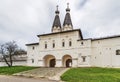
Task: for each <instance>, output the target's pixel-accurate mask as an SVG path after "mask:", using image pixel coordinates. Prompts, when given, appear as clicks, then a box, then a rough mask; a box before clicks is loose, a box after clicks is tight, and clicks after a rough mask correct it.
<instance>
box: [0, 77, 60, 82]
mask: <svg viewBox="0 0 120 82" xmlns="http://www.w3.org/2000/svg"><path fill="white" fill-rule="evenodd" d="M0 82H58V81H52V80H47V79H34V78H25V77H16V76H3V75H0Z"/></svg>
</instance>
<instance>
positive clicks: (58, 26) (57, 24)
mask: <svg viewBox="0 0 120 82" xmlns="http://www.w3.org/2000/svg"><path fill="white" fill-rule="evenodd" d="M59 13H60V12H59V10H58V5H57V10H56V11H55V14H56V16H55V19H54V22H53V26H52V32H61V23H60V17H59Z"/></svg>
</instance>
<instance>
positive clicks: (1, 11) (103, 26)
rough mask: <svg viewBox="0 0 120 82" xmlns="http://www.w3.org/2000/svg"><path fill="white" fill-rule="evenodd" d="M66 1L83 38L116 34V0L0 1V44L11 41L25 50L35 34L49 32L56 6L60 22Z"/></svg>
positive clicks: (119, 27)
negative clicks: (57, 6)
mask: <svg viewBox="0 0 120 82" xmlns="http://www.w3.org/2000/svg"><path fill="white" fill-rule="evenodd" d="M67 2H69V3H70V9H71V18H72V22H73V26H74V28H75V29H76V28H80V29H81V30H82V34H83V37H84V38H97V37H104V36H112V35H120V0H0V43H3V42H7V41H12V40H15V41H16V42H17V43H18V44H19V46H21V47H22V48H25V49H26V47H25V44H26V43H33V42H38V38H37V36H36V35H38V34H43V33H50V32H51V28H52V24H53V20H54V16H55V10H56V5H59V10H60V20H61V24H63V20H64V16H65V13H66V11H65V9H66V3H67Z"/></svg>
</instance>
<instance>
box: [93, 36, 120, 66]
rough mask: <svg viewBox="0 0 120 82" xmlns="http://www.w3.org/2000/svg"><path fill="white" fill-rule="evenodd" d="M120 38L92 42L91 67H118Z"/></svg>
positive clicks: (119, 63)
mask: <svg viewBox="0 0 120 82" xmlns="http://www.w3.org/2000/svg"><path fill="white" fill-rule="evenodd" d="M117 49H120V37H118V38H110V39H103V40H95V41H92V55H91V57H92V59H91V60H92V65H93V66H99V67H120V55H116V50H117Z"/></svg>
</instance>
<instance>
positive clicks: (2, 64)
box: [0, 61, 27, 67]
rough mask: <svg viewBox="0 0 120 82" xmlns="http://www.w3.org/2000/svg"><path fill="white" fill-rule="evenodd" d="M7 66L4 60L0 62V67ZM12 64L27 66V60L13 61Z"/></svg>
mask: <svg viewBox="0 0 120 82" xmlns="http://www.w3.org/2000/svg"><path fill="white" fill-rule="evenodd" d="M2 66H7V64H6V63H5V62H0V67H2ZM13 66H27V61H14V62H13Z"/></svg>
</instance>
